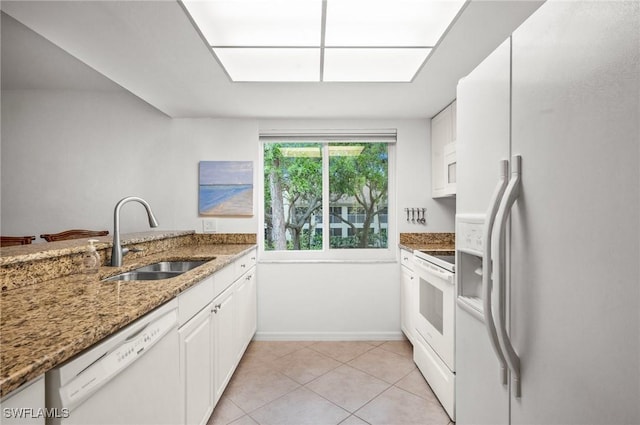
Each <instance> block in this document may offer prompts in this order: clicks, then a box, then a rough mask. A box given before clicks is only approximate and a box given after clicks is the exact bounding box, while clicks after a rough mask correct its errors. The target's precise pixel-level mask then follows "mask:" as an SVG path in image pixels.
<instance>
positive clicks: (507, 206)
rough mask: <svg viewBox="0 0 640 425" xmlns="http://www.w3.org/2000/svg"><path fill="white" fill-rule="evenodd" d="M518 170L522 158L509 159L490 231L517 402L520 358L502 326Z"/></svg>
mask: <svg viewBox="0 0 640 425" xmlns="http://www.w3.org/2000/svg"><path fill="white" fill-rule="evenodd" d="M521 168H522V157H521V156H520V155H515V156H513V158H512V160H511V178H510V180H509V184H508V185H507V189H506V191H505V194H504V196H503V197H502V201H500V207H499V208H498V214H497V216H496V224H497V226H496V227H495V229H494V233H495V234H494V237H493V242H494V243H495V244H496V245H497V246H498V249H497V251H498V252H497V255H496V256H495V257H494V258H495V259H494V265H495V269H496V273H495V276H494V278H495V283H496V287H497V288H498V306H499V310H498V315H497V317H498V340H499V341H500V346H501V347H502V351H503V353H504V356H505V359H506V360H507V364H508V365H509V369H510V370H511V378H512V379H513V385H514V390H515V391H514V393H515V397H516V398H520V358H519V357H518V354H517V353H516V351H515V349H514V348H513V344H512V343H511V338H510V337H509V334H508V332H507V326H506V273H507V272H506V268H507V265H506V245H505V243H506V228H507V219H508V218H509V213H510V212H511V208H512V207H513V204H514V203H515V201H516V199H518V196H519V195H520V177H521Z"/></svg>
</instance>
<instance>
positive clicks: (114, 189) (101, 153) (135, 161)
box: [1, 90, 258, 241]
mask: <svg viewBox="0 0 640 425" xmlns="http://www.w3.org/2000/svg"><path fill="white" fill-rule="evenodd" d="M2 112H3V114H2V168H1V170H2V220H1V228H2V234H5V235H28V234H29V235H36V236H39V235H40V234H42V233H53V232H58V231H62V230H65V229H71V228H91V229H108V230H110V231H111V230H112V228H113V208H114V206H115V204H116V202H117V201H118V200H119V199H121V198H123V197H125V196H129V195H135V196H140V197H142V198H144V199H145V200H147V201H148V202H149V204H150V205H151V207H152V209H153V211H154V213H155V214H156V216H157V217H158V221H159V222H160V228H161V229H189V230H197V231H202V219H201V218H200V217H198V161H200V160H236V159H238V160H240V159H242V160H247V159H251V160H255V159H256V158H257V153H258V148H257V143H256V139H257V130H256V128H257V127H256V123H255V122H254V121H251V120H242V121H241V120H214V119H196V120H185V119H179V120H172V119H170V118H168V117H167V116H165V115H164V114H161V113H160V112H158V111H157V110H156V109H155V108H152V107H150V106H149V105H147V104H146V103H144V102H142V101H140V100H139V99H138V98H136V97H135V96H133V95H131V94H129V93H128V92H125V91H121V92H86V91H48V90H6V91H3V92H2ZM216 222H217V225H218V226H217V227H218V231H219V232H226V231H229V232H246V233H254V232H255V231H256V230H255V229H256V226H257V220H256V219H255V218H250V219H246V218H238V219H217V220H216ZM121 224H122V231H123V232H133V231H141V230H146V229H148V227H149V225H148V223H147V220H146V214H145V213H144V211H143V209H142V207H141V206H140V205H136V204H130V205H126V206H125V207H124V208H123V209H122V220H121ZM36 241H42V240H41V239H39V238H37V239H36Z"/></svg>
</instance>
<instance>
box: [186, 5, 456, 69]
mask: <svg viewBox="0 0 640 425" xmlns="http://www.w3.org/2000/svg"><path fill="white" fill-rule="evenodd" d="M182 3H183V5H184V7H185V10H186V11H187V12H188V14H189V15H191V18H192V19H193V21H194V22H195V24H196V26H197V27H198V28H199V30H200V32H201V33H202V35H203V37H204V38H205V39H206V41H207V43H208V45H209V46H210V48H211V49H212V51H213V52H214V54H215V55H216V57H217V59H218V61H219V62H220V64H221V65H222V66H223V68H224V69H225V71H226V72H227V74H228V75H229V77H230V78H231V80H232V81H234V82H244V81H254V82H255V81H263V82H276V81H277V82H283V81H292V82H294V81H327V82H330V81H349V82H409V81H412V80H413V78H414V77H415V75H416V73H417V72H418V71H419V70H420V68H421V66H422V65H423V64H424V62H425V60H426V58H427V57H428V56H429V53H430V52H431V50H432V49H433V48H434V47H435V46H436V45H437V43H438V41H439V40H440V38H441V37H442V35H443V34H444V33H445V31H446V29H447V28H448V27H449V25H450V24H451V22H452V21H453V19H455V17H456V16H457V15H458V13H459V12H460V10H461V9H462V7H463V6H464V4H465V0H182Z"/></svg>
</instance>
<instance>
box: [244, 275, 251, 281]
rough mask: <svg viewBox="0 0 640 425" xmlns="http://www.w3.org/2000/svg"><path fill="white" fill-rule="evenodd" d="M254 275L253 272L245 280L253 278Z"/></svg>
mask: <svg viewBox="0 0 640 425" xmlns="http://www.w3.org/2000/svg"><path fill="white" fill-rule="evenodd" d="M252 277H253V275H252V274H250V275H249V276H247V277H245V278H244V279H245V280H251V278H252Z"/></svg>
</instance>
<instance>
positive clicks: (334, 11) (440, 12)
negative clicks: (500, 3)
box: [325, 0, 464, 47]
mask: <svg viewBox="0 0 640 425" xmlns="http://www.w3.org/2000/svg"><path fill="white" fill-rule="evenodd" d="M463 5H464V0H328V1H327V14H326V35H325V45H326V46H327V47H332V46H333V47H335V46H345V47H364V46H370V47H375V46H386V47H391V46H398V47H400V46H402V47H433V46H435V45H436V43H437V42H438V40H439V39H440V37H441V36H442V35H443V34H444V32H445V30H446V29H447V27H448V26H449V24H450V23H451V22H452V20H453V19H454V18H455V16H456V15H457V14H458V12H459V11H460V9H461V8H462V6H463Z"/></svg>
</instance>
